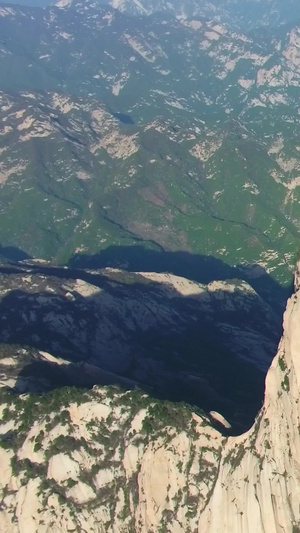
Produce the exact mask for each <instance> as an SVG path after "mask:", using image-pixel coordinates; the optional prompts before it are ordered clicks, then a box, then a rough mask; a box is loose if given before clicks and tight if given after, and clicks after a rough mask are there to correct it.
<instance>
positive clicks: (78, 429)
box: [0, 265, 300, 533]
mask: <svg viewBox="0 0 300 533" xmlns="http://www.w3.org/2000/svg"><path fill="white" fill-rule="evenodd" d="M113 274H114V275H115V274H116V272H114V273H113ZM147 276H148V277H149V276H150V274H148V275H147ZM115 281H116V280H115ZM157 281H158V280H156V282H157ZM160 281H161V280H160ZM166 281H168V283H170V282H171V281H172V283H175V282H176V283H177V284H178V283H179V282H180V283H181V285H180V287H181V288H182V283H183V281H182V279H180V278H176V279H173V278H172V279H169V278H168V279H167V280H166V279H165V282H166ZM48 282H49V278H48V279H47V278H45V283H48ZM152 282H153V280H152ZM167 288H168V287H167ZM194 288H196V287H194ZM198 289H200V286H199V287H198ZM168 290H169V288H168ZM189 292H190V291H189ZM299 294H300V287H299V265H298V266H297V273H296V276H295V294H294V295H293V296H292V297H291V298H290V299H289V301H288V304H287V308H286V312H285V315H284V335H283V337H282V340H281V342H280V344H279V348H278V353H277V355H276V357H275V359H274V361H273V363H272V365H271V367H270V369H269V372H268V375H267V379H266V393H265V401H264V405H263V407H262V409H261V411H260V412H259V414H258V416H257V418H256V421H255V423H254V425H253V426H252V428H251V429H250V430H249V431H248V432H246V433H244V434H243V435H240V436H238V437H226V436H224V435H222V434H221V433H220V432H219V431H217V430H216V429H214V428H212V427H211V422H212V420H211V419H209V417H208V416H207V415H205V414H204V413H202V414H201V413H198V414H195V413H194V412H192V411H191V410H190V409H189V408H187V407H186V406H182V405H180V404H177V405H176V404H174V403H171V402H162V401H159V400H156V399H154V398H151V397H149V396H148V395H146V394H144V393H143V392H142V391H140V390H135V391H127V392H124V391H121V390H120V389H118V388H115V387H113V388H112V387H94V388H93V390H90V391H81V390H79V389H72V388H67V389H64V388H63V389H61V390H56V391H53V392H52V393H50V394H48V395H42V396H35V395H21V397H18V396H17V395H15V396H12V395H9V394H7V393H3V392H2V393H1V397H0V404H1V407H0V409H1V412H2V421H1V423H0V435H1V447H2V449H0V453H1V456H0V457H1V465H2V468H3V472H5V475H4V476H3V478H2V479H1V480H0V488H1V490H2V503H1V512H0V529H1V528H2V529H4V527H6V525H7V524H9V526H8V531H13V532H16V533H17V532H19V531H23V529H24V527H25V524H26V531H30V532H32V533H35V532H39V533H40V532H46V531H49V527H52V529H53V530H54V529H57V530H60V531H62V530H66V531H67V530H71V529H73V530H74V529H76V528H79V529H86V530H88V531H91V532H102V531H105V532H109V533H110V532H111V533H112V532H114V531H123V532H124V533H127V532H128V533H129V532H130V531H136V532H138V533H146V532H147V533H149V532H150V531H164V530H167V531H169V532H172V533H175V532H178V533H179V532H182V531H184V532H191V531H193V532H196V531H197V532H200V531H201V533H221V532H222V533H229V532H230V533H248V532H249V531H255V532H257V533H265V532H266V531H267V532H268V533H269V532H270V533H271V532H272V533H273V532H276V533H277V532H278V531H284V532H285V533H295V532H296V531H299V526H300V512H299V496H298V494H299V484H300V480H299V477H300V473H299V472H300V467H299V460H298V458H299V456H300V438H299V427H300V421H299V418H300V416H299V399H298V398H299V387H300V384H299V376H300V369H299V349H300V335H299V319H300V304H299V302H300V300H299ZM193 295H195V291H194V290H193ZM44 355H45V354H44ZM49 357H50V358H51V356H49V354H48V355H47V358H48V360H49ZM52 360H53V361H54V358H52ZM6 362H7V361H6ZM215 420H216V418H215ZM219 428H220V429H221V426H219ZM222 430H224V428H222ZM28 524H29V526H28ZM50 524H51V526H50Z"/></svg>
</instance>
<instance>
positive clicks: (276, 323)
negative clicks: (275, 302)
mask: <svg viewBox="0 0 300 533" xmlns="http://www.w3.org/2000/svg"><path fill="white" fill-rule="evenodd" d="M210 263H212V264H213V266H215V267H218V268H219V269H220V271H221V267H222V264H221V263H222V262H221V261H219V260H216V261H215V260H212V262H211V261H210V258H208V259H206V260H203V271H201V268H200V267H201V264H200V258H199V257H198V262H197V266H198V267H199V272H198V273H199V276H200V275H202V276H204V275H206V276H207V278H208V279H209V277H210V276H209V270H208V265H209V264H210ZM179 266H180V265H179ZM230 268H231V272H236V269H233V268H232V267H230ZM144 270H145V269H144ZM224 271H228V270H227V265H225V266H224ZM214 272H215V271H214ZM0 275H1V286H2V288H3V289H4V292H5V295H4V296H3V297H2V301H1V303H0V324H1V326H0V332H1V333H0V341H1V342H2V343H3V344H4V345H16V344H18V345H19V346H23V347H25V349H27V351H28V350H29V351H30V350H33V351H34V354H35V355H34V356H33V357H32V359H30V358H29V360H26V361H25V362H24V364H23V366H22V358H23V355H22V352H20V355H19V356H18V357H19V362H20V365H19V366H17V376H18V379H17V383H16V389H18V388H19V389H20V388H22V387H23V390H24V386H25V387H26V382H28V380H29V382H31V384H32V383H33V382H36V383H37V382H38V381H39V382H40V383H41V384H43V382H45V381H46V382H47V384H46V385H45V388H46V389H49V388H50V389H51V388H56V387H57V386H62V385H63V384H67V385H69V384H72V385H76V386H92V385H94V384H102V385H103V384H117V385H119V386H122V387H125V388H134V387H139V388H141V389H143V390H145V391H146V392H148V393H149V394H151V395H152V396H154V397H157V398H161V399H169V400H173V401H185V402H188V403H190V404H192V405H196V406H198V407H199V408H201V409H204V410H205V411H210V410H216V411H219V412H221V413H222V414H223V415H224V416H225V417H226V418H228V420H229V421H230V422H231V423H232V425H233V427H234V431H235V432H241V431H244V430H245V429H246V428H247V427H249V426H250V425H251V424H252V422H253V420H254V417H255V415H256V413H257V411H258V409H259V408H260V406H261V404H262V401H263V393H264V378H265V373H266V371H267V368H268V366H269V364H270V362H271V360H272V358H273V357H274V355H275V353H276V348H277V343H278V340H279V337H280V334H281V318H280V319H279V318H278V316H277V314H276V313H274V312H273V309H272V308H271V307H270V306H269V305H268V304H266V303H265V302H263V300H262V299H261V298H260V297H259V296H258V295H257V294H255V293H254V292H249V291H247V290H245V287H244V285H243V284H242V283H240V282H239V281H238V280H237V278H236V276H235V279H236V280H235V281H234V282H233V283H232V284H231V289H230V290H227V286H226V285H225V286H220V288H219V289H218V288H217V289H215V288H214V287H215V286H214V284H212V287H211V290H210V292H207V291H202V290H200V289H201V288H199V291H198V292H197V294H196V293H195V294H188V295H186V294H182V293H181V292H178V291H177V290H176V289H175V288H174V287H171V286H170V285H168V284H167V283H158V282H155V281H152V280H148V279H145V278H144V277H142V276H139V275H135V274H132V273H130V272H126V271H125V272H112V271H110V272H108V273H107V272H105V271H102V272H101V271H100V272H97V271H94V272H86V271H84V270H80V269H72V268H71V269H67V268H61V267H50V266H42V265H32V264H30V263H28V264H24V263H22V264H19V265H11V272H9V268H8V266H7V265H6V266H4V267H2V268H0ZM265 279H268V275H267V274H266V275H265ZM86 282H88V283H89V284H91V286H90V285H89V286H88V288H89V290H90V291H91V293H90V294H89V293H87V294H85V293H84V290H85V287H86V285H85V283H86ZM274 283H275V282H274V280H271V281H270V285H272V286H274ZM193 290H194V289H193ZM278 292H279V293H280V291H279V290H278ZM39 351H44V352H48V353H49V354H51V355H52V356H55V357H58V358H63V359H64V360H66V361H69V363H70V364H69V365H61V366H59V368H57V366H58V365H57V364H56V363H55V364H54V363H51V361H50V362H49V361H47V362H45V361H42V360H41V359H42V358H41V356H40V354H39ZM0 365H1V361H0ZM53 365H54V366H53ZM48 369H49V372H48ZM1 370H2V372H3V371H5V372H7V369H5V368H2V369H1ZM50 371H51V372H50ZM56 372H59V373H60V374H59V375H60V378H59V379H58V378H57V374H56ZM50 374H51V375H50ZM30 376H31V377H30ZM42 388H43V385H42Z"/></svg>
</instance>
